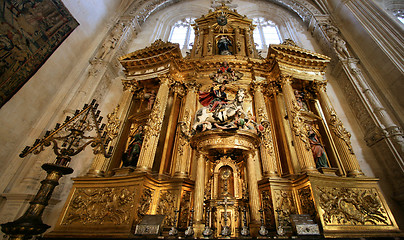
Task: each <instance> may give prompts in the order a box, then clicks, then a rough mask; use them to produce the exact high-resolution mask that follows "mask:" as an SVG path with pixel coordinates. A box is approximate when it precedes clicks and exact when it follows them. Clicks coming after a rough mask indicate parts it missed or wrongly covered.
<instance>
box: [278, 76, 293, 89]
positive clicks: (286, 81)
mask: <svg viewBox="0 0 404 240" xmlns="http://www.w3.org/2000/svg"><path fill="white" fill-rule="evenodd" d="M279 80H280V84H281V85H282V86H283V85H291V84H292V83H293V77H292V75H286V74H281V76H280V79H279Z"/></svg>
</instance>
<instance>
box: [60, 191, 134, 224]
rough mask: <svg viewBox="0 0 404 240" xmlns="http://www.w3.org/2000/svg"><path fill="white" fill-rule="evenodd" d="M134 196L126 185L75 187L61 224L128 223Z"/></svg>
mask: <svg viewBox="0 0 404 240" xmlns="http://www.w3.org/2000/svg"><path fill="white" fill-rule="evenodd" d="M134 198H135V193H134V191H133V189H128V188H126V187H121V188H86V189H77V190H76V192H75V194H74V196H73V198H72V201H71V203H70V206H69V209H68V212H67V213H66V217H65V218H64V219H63V221H62V224H63V225H69V224H74V223H77V224H108V223H112V224H115V225H121V224H129V223H130V219H131V214H132V212H133V211H131V209H132V208H133V206H134V205H133V203H134Z"/></svg>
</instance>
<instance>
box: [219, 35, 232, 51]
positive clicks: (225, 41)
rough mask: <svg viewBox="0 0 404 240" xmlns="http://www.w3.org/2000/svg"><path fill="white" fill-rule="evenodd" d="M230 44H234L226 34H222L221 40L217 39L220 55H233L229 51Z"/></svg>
mask: <svg viewBox="0 0 404 240" xmlns="http://www.w3.org/2000/svg"><path fill="white" fill-rule="evenodd" d="M229 46H232V44H231V41H230V39H229V38H228V37H226V36H222V37H221V38H220V39H219V41H217V47H218V48H219V54H220V55H232V54H231V52H230V51H229Z"/></svg>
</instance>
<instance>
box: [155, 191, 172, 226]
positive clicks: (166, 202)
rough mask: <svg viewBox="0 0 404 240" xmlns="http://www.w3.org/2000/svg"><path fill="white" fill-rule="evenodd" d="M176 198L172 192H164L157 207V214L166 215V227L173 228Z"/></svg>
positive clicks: (164, 223)
mask: <svg viewBox="0 0 404 240" xmlns="http://www.w3.org/2000/svg"><path fill="white" fill-rule="evenodd" d="M174 210H175V196H174V195H173V193H172V192H171V191H162V192H161V193H160V200H159V203H158V205H157V214H161V215H165V216H166V217H165V219H164V222H163V226H164V227H169V226H173V224H174V216H175V212H174Z"/></svg>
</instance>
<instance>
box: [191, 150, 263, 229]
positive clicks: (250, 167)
mask: <svg viewBox="0 0 404 240" xmlns="http://www.w3.org/2000/svg"><path fill="white" fill-rule="evenodd" d="M257 171H259V170H258V169H256V164H254V153H252V152H249V153H248V154H247V179H248V183H247V184H248V192H249V200H250V210H251V223H253V224H258V223H259V222H260V212H259V210H260V196H259V192H258V180H257ZM198 174H199V173H198Z"/></svg>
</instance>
